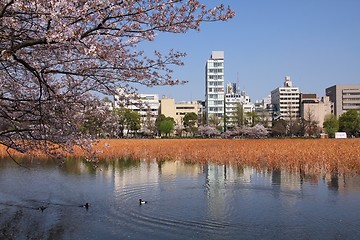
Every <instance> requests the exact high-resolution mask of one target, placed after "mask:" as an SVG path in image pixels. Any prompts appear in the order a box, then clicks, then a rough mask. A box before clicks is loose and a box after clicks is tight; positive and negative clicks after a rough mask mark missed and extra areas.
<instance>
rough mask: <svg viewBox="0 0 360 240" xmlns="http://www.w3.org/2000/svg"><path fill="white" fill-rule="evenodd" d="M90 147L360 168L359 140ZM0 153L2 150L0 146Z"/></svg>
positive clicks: (297, 166)
mask: <svg viewBox="0 0 360 240" xmlns="http://www.w3.org/2000/svg"><path fill="white" fill-rule="evenodd" d="M94 148H95V150H96V151H97V152H98V157H99V158H100V159H118V158H131V159H145V160H153V159H155V160H180V161H186V162H193V163H205V162H213V163H218V164H237V165H242V166H252V167H255V168H258V169H263V168H269V169H287V170H290V171H304V172H336V173H340V174H341V173H346V172H351V173H360V139H254V140H248V139H247V140H242V139H241V140H240V139H239V140H234V139H231V140H229V139H104V140H101V141H99V142H98V143H97V144H96V145H95V146H94ZM0 154H1V155H3V154H4V149H2V148H0ZM5 154H6V153H5ZM74 156H76V157H84V156H85V152H83V151H81V150H79V149H76V150H75V153H74Z"/></svg>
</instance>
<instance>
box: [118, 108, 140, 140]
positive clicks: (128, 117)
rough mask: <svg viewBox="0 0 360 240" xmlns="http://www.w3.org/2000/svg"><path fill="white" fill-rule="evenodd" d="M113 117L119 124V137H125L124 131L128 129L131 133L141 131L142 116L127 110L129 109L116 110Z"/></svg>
mask: <svg viewBox="0 0 360 240" xmlns="http://www.w3.org/2000/svg"><path fill="white" fill-rule="evenodd" d="M113 115H114V116H115V119H116V124H117V130H116V132H117V134H116V135H117V136H119V137H124V131H125V129H127V133H129V131H130V130H131V131H135V132H136V131H137V130H139V129H140V127H141V124H140V116H139V114H138V113H137V112H135V111H133V110H130V109H127V108H115V109H114V110H113Z"/></svg>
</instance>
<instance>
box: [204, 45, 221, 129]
mask: <svg viewBox="0 0 360 240" xmlns="http://www.w3.org/2000/svg"><path fill="white" fill-rule="evenodd" d="M224 94H225V92H224V52H223V51H212V54H211V57H210V59H208V60H207V62H206V67H205V114H206V115H205V117H206V123H208V120H209V117H210V116H211V115H215V116H217V117H219V118H220V119H223V117H224V97H225V96H224Z"/></svg>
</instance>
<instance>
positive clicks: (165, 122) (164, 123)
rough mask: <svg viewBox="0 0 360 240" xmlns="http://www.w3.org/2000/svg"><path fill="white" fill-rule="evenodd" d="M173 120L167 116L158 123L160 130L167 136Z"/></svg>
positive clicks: (172, 127)
mask: <svg viewBox="0 0 360 240" xmlns="http://www.w3.org/2000/svg"><path fill="white" fill-rule="evenodd" d="M174 126H175V121H172V120H171V119H169V118H166V119H165V120H163V121H162V122H161V123H160V132H161V133H163V134H165V136H169V134H170V133H171V132H172V131H173V130H174Z"/></svg>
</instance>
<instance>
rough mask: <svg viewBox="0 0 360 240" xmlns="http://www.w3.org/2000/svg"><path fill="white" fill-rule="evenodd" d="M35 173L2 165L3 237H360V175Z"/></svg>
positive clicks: (189, 168) (223, 168)
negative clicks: (141, 201)
mask: <svg viewBox="0 0 360 240" xmlns="http://www.w3.org/2000/svg"><path fill="white" fill-rule="evenodd" d="M27 167H28V168H24V167H19V166H17V165H16V164H15V163H14V162H12V161H10V160H1V161H0V239H359V238H360V177H359V176H330V175H326V176H318V175H305V176H300V175H299V174H296V173H295V174H294V173H292V174H291V173H289V172H287V171H274V172H271V171H266V170H264V171H257V170H254V169H252V168H248V167H238V166H230V165H214V164H206V165H201V164H186V163H182V162H171V161H168V162H156V161H120V160H119V161H112V162H107V163H103V164H99V165H98V167H97V168H96V169H94V168H93V166H92V165H91V164H86V163H83V162H81V161H67V162H65V164H63V165H62V166H61V167H60V166H58V165H57V164H56V163H54V162H51V161H47V162H36V161H32V162H31V163H28V164H27ZM140 198H141V199H144V200H146V201H147V203H146V204H142V205H140V204H139V199H140ZM85 203H89V204H90V206H89V208H86V207H81V205H83V204H85Z"/></svg>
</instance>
